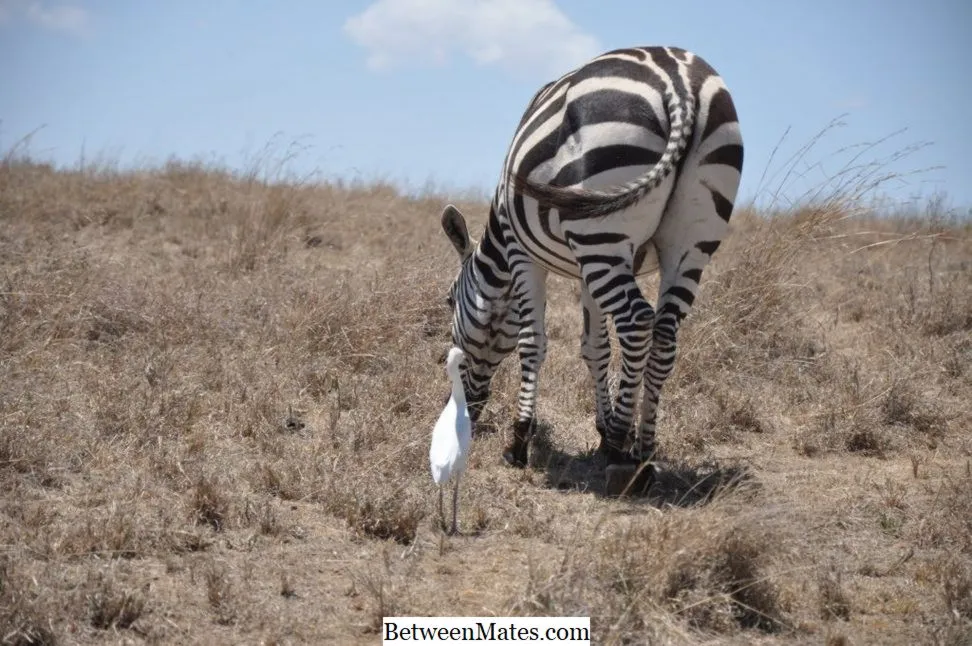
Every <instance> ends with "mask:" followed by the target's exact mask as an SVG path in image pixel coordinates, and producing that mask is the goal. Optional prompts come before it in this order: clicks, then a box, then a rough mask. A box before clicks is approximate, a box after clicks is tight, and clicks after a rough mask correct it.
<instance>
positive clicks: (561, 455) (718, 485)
mask: <svg viewBox="0 0 972 646" xmlns="http://www.w3.org/2000/svg"><path fill="white" fill-rule="evenodd" d="M550 430H551V429H550V425H549V424H547V423H546V422H540V423H538V424H537V428H536V431H535V433H534V436H533V441H532V442H531V444H530V468H532V469H536V470H538V471H539V470H542V471H545V472H546V482H545V484H546V486H547V487H550V488H552V489H558V490H561V491H579V492H583V493H590V494H594V495H595V496H599V497H606V494H605V473H604V467H605V464H604V459H603V457H601V455H600V454H598V452H597V446H596V444H592V445H591V446H590V447H588V448H587V449H586V450H584V451H582V452H580V453H576V454H571V453H566V452H564V451H561V450H560V449H558V448H556V447H555V446H553V444H552V443H551V441H550ZM655 468H656V477H655V482H654V483H653V484H652V486H651V488H650V489H649V490H648V492H647V493H646V494H645V495H644V496H641V497H639V499H640V500H644V501H645V502H647V503H648V504H650V505H652V506H654V507H664V506H673V507H693V506H696V505H703V504H707V503H709V502H711V501H712V500H713V499H715V498H717V497H718V496H720V495H724V494H726V493H729V492H731V491H738V490H741V489H746V490H752V489H754V488H755V487H756V486H757V482H756V481H755V479H754V478H753V476H752V474H751V473H750V471H749V469H747V468H746V467H745V466H742V465H720V464H718V463H716V462H712V461H705V462H700V463H698V464H690V463H687V462H681V461H671V460H666V459H664V457H663V458H661V459H659V460H658V461H657V462H656V463H655Z"/></svg>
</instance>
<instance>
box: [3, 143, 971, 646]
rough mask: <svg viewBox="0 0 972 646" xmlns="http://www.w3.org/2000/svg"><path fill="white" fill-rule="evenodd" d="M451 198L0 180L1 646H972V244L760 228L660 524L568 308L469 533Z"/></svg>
mask: <svg viewBox="0 0 972 646" xmlns="http://www.w3.org/2000/svg"><path fill="white" fill-rule="evenodd" d="M446 200H447V198H446V197H443V196H432V195H430V196H428V197H426V198H421V199H414V198H407V197H404V196H402V195H400V194H399V193H398V192H396V191H395V190H394V189H393V188H391V187H389V186H384V185H380V184H376V185H371V186H339V185H321V186H303V187H295V186H289V185H286V184H276V185H275V184H270V183H266V182H263V181H258V180H256V179H250V180H246V179H235V178H232V177H230V176H229V175H226V174H223V173H221V172H218V171H215V170H206V169H202V168H198V167H194V166H191V165H181V164H177V163H172V164H169V165H168V166H166V167H164V168H162V169H159V170H154V171H144V172H132V173H115V172H108V171H99V172H66V171H54V170H52V169H50V168H48V167H45V166H43V165H39V164H34V163H30V162H27V161H17V160H9V161H8V163H6V164H4V165H3V166H2V167H0V285H2V286H0V491H2V493H0V545H2V548H0V643H3V644H8V643H9V644H29V643H37V644H75V643H79V644H96V643H98V644H101V643H119V644H120V643H152V644H161V643H182V644H189V643H199V644H203V643H205V644H231V643H234V644H235V643H253V644H256V643H265V644H288V643H294V644H296V643H335V644H354V643H360V644H374V643H378V641H379V636H378V635H377V634H376V629H377V627H378V626H379V625H380V622H381V617H382V616H383V615H391V614H399V615H511V614H512V615H547V614H550V615H571V614H582V615H590V616H591V617H592V625H593V630H594V636H595V640H596V643H599V644H639V643H646V642H650V643H652V644H685V645H688V644H754V643H755V644H784V643H785V644H821V643H827V644H834V645H837V644H874V643H881V644H949V645H953V646H958V645H959V644H968V643H970V640H972V473H970V469H972V467H970V464H972V225H970V224H969V223H968V222H966V223H960V222H956V221H953V220H949V219H947V218H942V217H933V215H934V214H931V215H928V214H925V215H920V214H917V215H915V216H914V217H910V218H905V217H895V218H875V217H867V216H856V217H845V216H846V215H847V213H845V212H843V211H841V210H839V209H836V208H834V206H833V205H830V206H827V207H821V208H819V209H803V210H801V211H798V212H791V213H783V214H777V215H775V216H774V217H769V216H767V215H764V214H760V213H756V212H752V211H746V210H741V211H739V212H737V214H736V215H735V216H734V219H733V222H732V224H733V231H732V233H731V234H730V238H729V239H728V241H727V242H726V243H725V244H724V245H723V247H722V248H721V249H720V251H719V252H718V253H717V254H716V258H715V261H714V263H713V265H712V266H711V267H710V268H709V270H708V271H707V273H706V274H705V276H704V278H703V282H702V291H701V295H700V298H699V300H698V301H697V307H696V309H695V311H694V312H693V314H692V315H691V316H690V317H689V319H688V320H687V321H686V324H685V326H684V327H683V331H682V334H681V344H680V348H681V350H680V357H679V359H678V361H677V363H676V369H675V373H674V374H673V376H672V378H671V379H670V381H669V383H668V384H667V386H666V391H665V395H664V399H663V403H662V413H661V418H660V422H659V443H660V447H661V450H662V451H663V453H664V456H663V457H664V461H663V463H662V467H661V469H662V472H661V480H660V482H659V483H658V484H656V485H655V487H654V488H653V489H652V491H651V492H650V495H649V496H648V497H647V498H644V499H621V500H617V499H609V498H605V497H604V496H603V495H601V491H602V489H603V471H602V467H601V466H600V464H599V462H598V460H597V459H596V458H594V457H593V456H592V455H591V452H590V449H591V447H593V446H596V439H597V438H596V433H595V431H594V426H593V398H592V392H591V388H590V379H589V376H588V373H587V370H586V368H585V366H584V364H583V362H582V360H581V359H580V356H579V345H578V343H579V341H578V339H579V334H580V326H581V323H580V308H579V305H578V292H577V290H576V288H575V286H574V285H572V284H570V283H569V282H567V281H564V280H560V279H556V278H554V279H551V281H550V306H549V309H548V312H549V314H548V324H547V329H548V332H549V336H550V350H549V354H548V359H547V362H546V364H545V366H544V368H543V371H542V373H541V383H540V404H539V413H540V419H541V421H542V424H541V431H542V433H541V444H540V449H539V450H538V451H536V452H535V453H534V455H533V464H532V465H531V467H530V468H528V469H526V470H523V471H519V470H513V469H510V468H508V467H506V466H505V465H503V464H502V460H501V458H500V453H501V447H502V446H503V444H504V442H505V440H506V437H505V434H506V432H507V431H508V427H509V423H510V422H511V421H512V418H513V410H514V405H515V387H516V378H517V376H516V370H515V368H516V366H515V365H514V363H515V362H512V361H510V362H507V363H506V364H504V366H503V368H502V370H501V372H500V374H499V375H498V376H497V381H496V382H495V385H494V387H493V393H494V397H493V400H492V401H491V403H490V405H489V407H488V409H487V412H486V414H485V420H484V421H485V422H487V423H485V424H483V428H482V431H483V432H482V433H481V434H480V435H479V436H478V437H477V438H476V439H475V441H474V445H473V453H472V458H471V467H470V471H469V474H468V476H467V478H466V479H465V481H464V482H465V484H464V487H463V490H462V499H461V506H460V526H461V527H462V528H463V530H464V532H465V534H464V535H463V536H460V537H456V538H445V537H442V536H441V534H440V533H439V532H438V530H437V529H436V527H435V524H434V519H435V515H434V510H435V505H434V503H435V493H434V491H435V490H434V487H433V484H432V481H431V477H430V476H429V473H428V464H427V451H428V440H429V434H430V432H431V428H432V425H433V424H434V422H435V419H436V417H437V415H438V413H439V411H440V410H441V406H442V402H443V399H444V397H445V395H446V393H447V391H448V381H447V379H446V376H445V373H444V370H443V369H442V364H441V360H442V358H443V356H444V352H445V350H446V349H447V347H448V343H449V330H448V323H449V312H448V311H447V310H446V306H445V304H444V297H445V293H446V289H447V287H448V285H449V283H450V282H451V280H452V278H453V277H454V275H455V273H456V271H457V269H458V262H457V259H456V257H455V252H454V251H453V249H452V248H451V246H450V245H449V244H448V242H447V241H446V239H445V236H444V235H443V234H442V232H441V230H440V229H439V213H440V212H441V209H442V206H443V205H444V204H445V202H446ZM461 206H462V208H464V210H465V212H466V213H467V215H468V216H471V219H472V222H471V233H473V235H475V236H477V237H478V235H479V232H480V230H481V228H482V225H483V222H484V217H485V211H486V208H485V205H484V204H479V203H468V204H461ZM646 283H647V284H648V287H647V288H646V289H647V290H648V293H652V294H653V291H652V287H651V285H650V283H651V280H648V281H646ZM491 431H496V432H491Z"/></svg>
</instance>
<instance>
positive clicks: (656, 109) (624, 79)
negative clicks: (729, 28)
mask: <svg viewBox="0 0 972 646" xmlns="http://www.w3.org/2000/svg"><path fill="white" fill-rule="evenodd" d="M742 164H743V144H742V136H741V132H740V128H739V121H738V118H737V114H736V109H735V106H734V104H733V100H732V97H731V96H730V94H729V91H728V89H727V87H726V85H725V83H724V81H723V80H722V78H721V77H720V76H719V75H718V74H717V73H716V71H715V70H714V69H713V68H712V67H711V66H710V65H709V64H708V63H707V62H705V61H704V60H703V59H702V58H701V57H699V56H697V55H695V54H693V53H691V52H689V51H686V50H684V49H680V48H677V47H657V46H649V47H632V48H625V49H617V50H613V51H609V52H606V53H604V54H602V55H600V56H597V57H596V58H594V59H593V60H590V61H589V62H587V63H585V64H584V65H582V66H580V67H578V68H576V69H574V70H573V71H570V72H568V73H567V74H565V75H564V76H561V77H560V78H559V79H557V80H555V81H552V82H550V83H547V84H546V85H544V86H543V87H541V88H540V89H539V90H538V91H537V92H536V94H535V95H534V96H533V98H532V100H531V101H530V103H529V105H528V107H527V109H526V111H525V112H524V114H523V116H522V118H521V119H520V122H519V126H518V127H517V129H516V132H515V133H514V135H513V139H512V141H511V143H510V146H509V149H508V152H507V155H506V158H505V161H504V163H503V169H502V174H501V177H500V181H499V183H498V184H497V187H496V191H495V194H494V196H493V199H492V201H491V203H490V207H489V214H488V219H487V222H486V225H485V228H484V231H483V234H482V236H481V238H480V239H479V240H478V241H476V240H473V239H470V237H469V233H468V230H467V227H466V222H465V218H464V216H463V215H462V213H461V212H460V211H459V209H457V208H456V207H455V206H454V205H452V204H448V205H446V206H445V208H444V209H443V211H442V216H441V225H442V228H443V230H444V232H445V234H446V236H447V237H448V239H449V240H450V241H451V243H452V245H453V246H454V247H455V249H456V251H457V252H458V254H459V257H460V270H459V273H458V276H456V278H455V280H454V281H453V283H452V285H451V286H450V288H449V293H448V297H447V302H448V304H449V306H450V308H451V309H452V313H453V316H452V328H451V332H452V341H453V344H454V345H456V346H458V347H459V348H461V349H462V350H463V351H464V352H465V355H466V362H465V364H466V365H465V366H464V370H463V382H464V383H463V385H464V388H465V390H466V395H467V401H468V403H469V407H470V415H471V416H472V418H473V420H474V421H475V420H477V419H478V418H479V415H480V414H481V411H482V408H483V405H484V404H485V403H486V401H487V400H488V398H489V394H490V393H489V388H490V382H491V379H492V376H493V374H494V372H495V371H496V369H497V367H498V366H499V364H500V362H501V361H502V360H503V359H504V358H505V357H506V356H508V355H509V354H510V353H512V352H513V350H517V351H518V355H519V359H520V387H519V395H518V399H517V414H516V420H515V421H514V423H513V428H512V439H511V442H510V443H509V444H508V445H507V446H506V447H505V449H504V451H503V457H504V458H505V460H506V462H508V463H509V464H510V465H513V466H516V467H523V466H525V465H526V464H527V458H528V448H529V443H530V439H531V437H532V433H533V429H534V427H535V412H536V401H537V385H538V375H539V370H540V367H541V365H542V364H543V361H544V357H545V355H546V349H547V337H546V333H545V331H544V316H545V306H546V291H545V290H546V278H547V275H548V273H549V272H553V273H555V274H559V275H562V276H565V277H568V278H573V279H576V280H578V281H579V282H580V292H581V298H580V300H581V306H582V314H583V332H582V334H581V356H582V357H583V359H584V361H585V363H586V364H587V368H588V370H589V371H590V374H591V377H592V378H593V382H594V400H595V410H596V413H595V427H596V429H597V431H598V433H599V435H600V436H601V445H600V451H601V452H602V453H603V454H604V455H605V458H606V464H607V469H608V477H609V480H610V477H611V476H610V472H611V470H612V469H627V470H628V472H629V473H630V472H631V470H632V468H634V469H636V471H635V473H636V475H635V476H633V479H632V480H631V483H630V484H631V485H632V486H635V487H638V488H639V489H644V488H646V487H647V486H649V485H650V484H651V482H652V480H653V479H654V477H655V476H654V465H653V464H652V462H651V460H652V458H653V456H654V452H655V426H656V417H657V410H658V402H659V398H660V395H661V389H662V386H663V384H664V383H665V380H666V379H667V378H668V376H669V374H670V373H671V371H672V367H673V364H674V361H675V354H676V336H677V332H678V328H679V324H680V323H681V322H682V320H683V319H684V318H685V317H686V316H687V315H688V314H689V312H690V310H691V307H692V303H693V301H694V300H695V297H696V294H697V291H698V287H699V281H700V280H701V278H702V271H703V269H704V268H705V266H706V265H707V264H708V262H709V261H710V260H711V258H712V256H713V254H715V252H716V250H717V249H718V248H719V245H720V243H721V242H722V240H723V238H724V236H725V235H726V233H727V231H728V227H729V218H730V216H731V214H732V210H733V203H734V201H735V199H736V194H737V191H738V188H739V182H740V179H741V174H742ZM654 271H657V272H658V273H659V283H660V284H659V290H658V296H657V301H656V307H655V308H653V307H652V306H651V304H649V302H648V301H647V300H646V299H645V297H644V295H643V294H642V292H641V289H640V288H639V286H638V284H637V282H636V280H635V277H636V276H638V275H642V274H646V273H648V272H654ZM608 316H610V317H611V320H612V322H613V325H614V328H615V332H616V335H617V338H618V343H619V346H620V352H621V368H620V379H619V383H618V385H617V393H616V395H615V397H614V399H613V402H612V399H611V395H610V388H609V384H608V366H609V363H610V359H611V346H610V342H609V337H608V328H607V317H608ZM639 390H641V391H642V392H641V393H640V394H641V406H640V423H639V424H638V425H637V428H635V425H634V424H633V421H634V412H635V411H634V409H635V404H636V398H637V396H638V394H639ZM626 482H627V480H626Z"/></svg>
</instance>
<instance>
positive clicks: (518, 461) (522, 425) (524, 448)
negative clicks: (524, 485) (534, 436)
mask: <svg viewBox="0 0 972 646" xmlns="http://www.w3.org/2000/svg"><path fill="white" fill-rule="evenodd" d="M532 429H533V420H517V421H515V422H513V442H512V443H511V444H510V445H509V446H507V447H506V449H505V450H504V451H503V459H504V460H506V463H507V464H509V465H510V466H514V467H517V468H521V469H522V468H523V467H525V466H526V465H527V458H528V457H529V456H528V453H529V449H530V434H531V431H532Z"/></svg>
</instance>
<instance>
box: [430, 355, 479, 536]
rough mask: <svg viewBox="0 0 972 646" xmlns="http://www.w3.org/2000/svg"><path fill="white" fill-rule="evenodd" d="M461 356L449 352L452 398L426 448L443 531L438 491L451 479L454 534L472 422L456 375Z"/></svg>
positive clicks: (443, 515)
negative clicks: (436, 489) (436, 488)
mask: <svg viewBox="0 0 972 646" xmlns="http://www.w3.org/2000/svg"><path fill="white" fill-rule="evenodd" d="M463 356H464V355H463V352H462V350H460V349H459V348H455V347H454V348H452V349H450V350H449V356H448V358H447V359H446V374H447V375H449V378H450V379H451V380H452V395H451V396H450V397H449V401H448V402H446V405H445V408H444V409H442V413H440V414H439V420H438V421H437V422H436V423H435V428H434V429H433V430H432V447H431V448H430V449H429V465H430V466H431V467H432V479H433V480H435V483H436V484H437V485H439V521H440V522H441V524H442V529H443V530H444V529H445V514H444V512H443V511H442V489H443V487H444V486H445V484H446V483H447V482H449V478H453V479H454V485H453V489H452V529H451V530H450V533H451V534H455V533H456V532H457V531H458V528H457V527H456V514H457V507H458V504H459V478H460V477H461V476H462V472H463V471H464V470H465V468H466V458H467V457H468V456H469V445H470V443H471V442H472V422H471V421H470V419H469V409H468V408H466V393H465V391H464V390H463V388H462V377H461V376H460V374H459V364H460V363H461V362H462V358H463Z"/></svg>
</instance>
